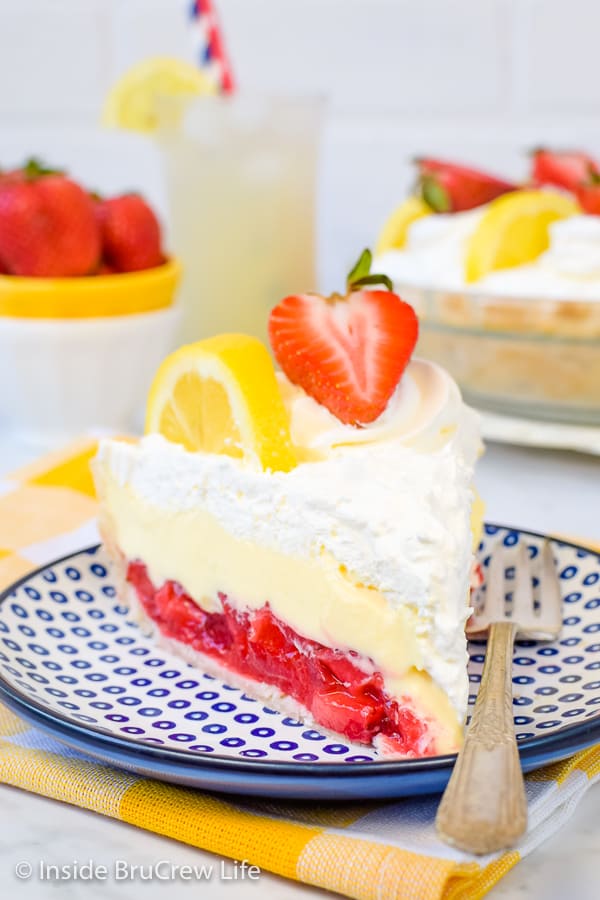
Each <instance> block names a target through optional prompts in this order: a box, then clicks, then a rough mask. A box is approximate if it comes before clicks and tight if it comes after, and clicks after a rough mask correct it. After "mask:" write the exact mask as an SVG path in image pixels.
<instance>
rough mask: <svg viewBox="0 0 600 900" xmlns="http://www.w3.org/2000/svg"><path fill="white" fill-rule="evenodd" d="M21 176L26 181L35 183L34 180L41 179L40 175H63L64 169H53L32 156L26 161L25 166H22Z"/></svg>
mask: <svg viewBox="0 0 600 900" xmlns="http://www.w3.org/2000/svg"><path fill="white" fill-rule="evenodd" d="M22 171H23V174H24V175H25V178H26V179H27V181H35V180H36V178H41V177H42V175H64V174H65V172H64V169H53V168H51V167H50V166H47V165H46V164H45V163H44V162H42V160H41V159H38V158H37V157H36V156H32V157H31V158H30V159H28V160H27V162H26V163H25V165H24V166H23V170H22Z"/></svg>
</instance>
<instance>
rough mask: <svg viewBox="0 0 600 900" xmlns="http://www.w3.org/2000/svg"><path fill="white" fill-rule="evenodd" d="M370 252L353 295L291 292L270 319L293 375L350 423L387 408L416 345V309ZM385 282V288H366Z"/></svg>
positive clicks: (276, 348)
mask: <svg viewBox="0 0 600 900" xmlns="http://www.w3.org/2000/svg"><path fill="white" fill-rule="evenodd" d="M370 265H371V254H370V252H369V251H368V250H365V251H364V253H363V254H362V256H361V258H360V260H359V262H358V263H357V265H356V266H355V267H354V269H353V270H352V272H351V273H350V275H349V276H348V294H347V295H346V296H345V297H341V296H339V295H337V294H334V295H333V296H331V297H327V298H324V297H321V296H319V295H318V294H298V295H295V296H291V297H286V299H285V300H282V301H281V303H279V305H278V306H276V307H275V309H273V311H272V312H271V316H270V318H269V339H270V341H271V346H272V348H273V352H274V354H275V357H276V358H277V361H278V363H279V365H280V366H281V368H282V369H283V371H284V372H285V374H286V375H287V377H288V378H289V379H290V381H292V382H293V383H294V384H297V385H300V387H302V388H303V389H304V390H305V391H306V393H307V394H309V395H310V396H311V397H313V398H314V399H315V400H316V401H317V402H318V403H321V404H322V405H323V406H325V407H327V409H328V410H329V411H330V412H332V413H333V414H334V415H335V416H337V418H338V419H339V420H340V421H341V422H344V423H346V424H351V425H365V424H367V423H368V422H373V421H374V420H375V419H377V418H378V417H379V416H380V415H381V413H382V412H383V411H384V409H385V408H386V406H387V404H388V402H389V400H390V397H391V396H392V394H393V393H394V390H395V388H396V386H397V384H398V382H399V381H400V378H401V376H402V373H403V372H404V369H405V368H406V365H407V363H408V361H409V359H410V357H411V354H412V352H413V350H414V347H415V344H416V341H417V336H418V321H417V317H416V315H415V312H414V310H413V309H412V307H411V306H409V305H408V304H407V303H404V301H402V300H401V299H400V298H399V297H398V296H396V294H394V293H392V291H391V287H392V285H391V282H390V281H389V279H387V278H386V277H385V276H377V275H371V274H369V269H370ZM381 282H383V283H384V284H386V286H387V287H388V290H387V291H384V290H361V287H363V286H365V285H369V284H377V283H381Z"/></svg>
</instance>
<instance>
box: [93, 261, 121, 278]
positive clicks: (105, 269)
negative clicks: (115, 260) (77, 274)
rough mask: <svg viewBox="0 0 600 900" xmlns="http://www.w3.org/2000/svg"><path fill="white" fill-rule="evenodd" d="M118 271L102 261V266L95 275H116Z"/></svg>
mask: <svg viewBox="0 0 600 900" xmlns="http://www.w3.org/2000/svg"><path fill="white" fill-rule="evenodd" d="M116 272H117V270H116V269H115V267H114V266H111V265H110V264H109V263H107V262H106V261H105V260H102V262H101V263H100V265H99V266H98V271H97V272H96V273H95V274H96V275H115V274H116Z"/></svg>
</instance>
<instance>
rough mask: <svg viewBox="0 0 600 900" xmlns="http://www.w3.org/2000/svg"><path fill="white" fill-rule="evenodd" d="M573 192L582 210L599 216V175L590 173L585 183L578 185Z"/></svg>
mask: <svg viewBox="0 0 600 900" xmlns="http://www.w3.org/2000/svg"><path fill="white" fill-rule="evenodd" d="M575 194H576V196H577V200H578V201H579V205H580V206H581V208H582V210H583V211H584V212H586V213H588V214H589V215H592V216H600V176H598V175H592V176H591V177H590V179H589V180H588V182H587V183H586V184H580V185H579V187H578V188H577V189H576V191H575Z"/></svg>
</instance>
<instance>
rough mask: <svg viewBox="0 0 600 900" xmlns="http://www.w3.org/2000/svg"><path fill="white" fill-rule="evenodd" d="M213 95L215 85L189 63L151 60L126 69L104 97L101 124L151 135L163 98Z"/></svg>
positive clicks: (159, 116)
mask: <svg viewBox="0 0 600 900" xmlns="http://www.w3.org/2000/svg"><path fill="white" fill-rule="evenodd" d="M216 92H217V87H216V85H215V83H214V82H213V81H212V80H211V79H210V78H209V77H208V75H207V74H206V73H205V72H202V71H201V70H200V69H198V68H197V67H196V66H193V65H192V64H191V63H187V62H183V60H180V59H172V58H171V57H168V56H157V57H153V58H152V59H147V60H144V61H143V62H141V63H138V64H137V65H135V66H133V67H132V68H131V69H128V70H127V72H126V73H125V74H124V75H123V76H122V78H120V79H119V81H118V82H117V83H116V84H115V86H114V87H113V88H112V90H111V91H110V93H109V95H108V97H107V98H106V102H105V104H104V109H103V111H102V121H103V124H104V125H107V126H108V127H109V128H126V129H130V130H132V131H142V132H153V131H156V130H157V128H158V126H159V124H160V122H161V121H162V116H161V114H160V104H161V100H162V98H163V97H179V98H181V99H185V98H186V97H196V96H199V95H201V94H215V93H216ZM176 115H177V113H176Z"/></svg>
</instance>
